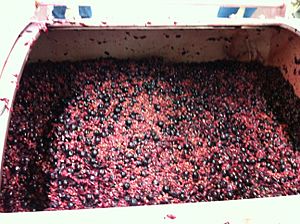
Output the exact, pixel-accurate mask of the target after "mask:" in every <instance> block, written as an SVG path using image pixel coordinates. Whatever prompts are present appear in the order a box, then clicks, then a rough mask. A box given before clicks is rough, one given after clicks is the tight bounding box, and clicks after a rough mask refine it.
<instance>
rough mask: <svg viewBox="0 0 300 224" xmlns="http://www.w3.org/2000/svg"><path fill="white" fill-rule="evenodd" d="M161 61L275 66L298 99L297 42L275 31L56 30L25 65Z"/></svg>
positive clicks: (292, 35) (291, 35)
mask: <svg viewBox="0 0 300 224" xmlns="http://www.w3.org/2000/svg"><path fill="white" fill-rule="evenodd" d="M149 56H158V57H163V58H164V59H166V60H171V61H176V62H181V61H183V62H191V61H192V62H206V61H214V60H223V59H231V60H239V61H260V62H262V63H263V64H265V65H273V66H277V67H279V68H280V69H281V70H282V72H283V74H284V76H285V78H287V79H288V80H289V81H290V82H291V83H292V85H293V86H294V89H295V91H296V93H297V95H298V96H299V97H300V66H299V65H298V64H297V63H298V62H297V60H295V58H296V59H298V58H299V63H300V38H299V36H298V35H297V34H296V32H295V33H294V32H291V31H289V30H286V29H283V28H279V27H264V26H262V27H211V28H207V27H205V28H203V27H197V28H185V27H182V28H176V29H174V28H84V27H83V28H75V29H74V28H58V29H50V30H49V32H48V33H46V34H42V35H41V37H40V38H39V40H38V41H37V43H36V44H35V45H34V47H33V50H32V52H31V54H30V59H29V60H30V61H37V60H41V61H46V60H51V61H64V60H73V61H74V60H84V59H92V58H99V57H113V58H144V57H149Z"/></svg>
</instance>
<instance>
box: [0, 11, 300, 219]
mask: <svg viewBox="0 0 300 224" xmlns="http://www.w3.org/2000/svg"><path fill="white" fill-rule="evenodd" d="M158 17H159V16H153V17H152V18H151V19H150V17H148V18H144V17H142V15H139V16H136V17H134V16H132V18H133V20H134V21H130V19H127V20H126V21H125V22H122V19H120V18H118V17H114V18H113V19H111V20H110V18H109V17H105V18H102V19H97V20H96V19H91V20H81V21H59V20H58V21H51V22H50V21H47V20H45V21H42V20H41V21H40V20H39V21H32V22H30V23H29V24H28V26H27V27H25V29H24V31H23V32H22V33H21V34H20V35H19V37H18V38H17V41H16V43H15V44H14V46H13V48H12V51H11V53H10V55H9V57H8V60H7V62H6V64H5V66H4V67H3V69H2V72H1V76H0V94H1V95H0V98H1V102H0V103H1V108H0V127H1V129H0V148H1V150H0V157H1V158H2V157H3V150H2V149H3V147H4V144H5V139H6V134H7V127H8V124H9V118H10V109H11V108H12V105H13V100H14V96H15V93H16V91H17V89H18V82H19V80H20V78H21V76H22V71H23V68H24V66H25V64H26V63H31V62H37V61H48V60H50V61H56V62H58V61H65V60H70V61H76V60H85V59H95V58H99V57H103V58H108V57H112V58H118V59H127V58H132V59H139V58H147V57H152V56H157V57H162V58H164V59H165V60H167V61H172V62H209V61H216V60H224V59H228V60H236V61H246V62H249V61H259V62H261V63H263V64H264V65H271V66H275V67H278V68H279V69H280V70H281V72H282V74H283V76H284V78H285V79H287V80H288V81H289V82H290V83H291V84H292V86H293V89H294V92H295V93H296V95H297V96H298V97H300V66H299V64H300V37H299V35H300V33H299V31H298V30H299V29H300V26H299V25H298V24H297V22H294V21H293V20H286V19H284V18H277V19H262V20H257V19H245V20H243V19H232V20H227V19H209V20H205V19H200V20H199V19H198V18H197V16H196V15H195V14H193V15H190V16H187V17H186V19H184V17H183V16H177V17H176V16H174V17H161V18H158ZM157 18H158V19H157ZM299 206H300V199H299V196H287V197H275V198H265V199H249V200H237V201H224V202H205V203H196V204H178V205H159V206H140V207H130V208H129V207H126V208H105V209H85V210H73V211H57V212H49V211H44V212H29V213H13V214H0V220H1V219H2V220H3V221H2V220H1V223H12V222H16V220H17V219H19V220H20V219H21V220H33V221H35V222H44V223H53V222H54V221H55V222H60V221H61V220H63V221H65V222H73V223H79V222H82V220H84V223H99V222H102V223H120V222H123V223H129V222H130V223H140V222H143V223H202V222H204V223H295V222H297V221H296V220H297V218H298V217H297V208H299Z"/></svg>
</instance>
